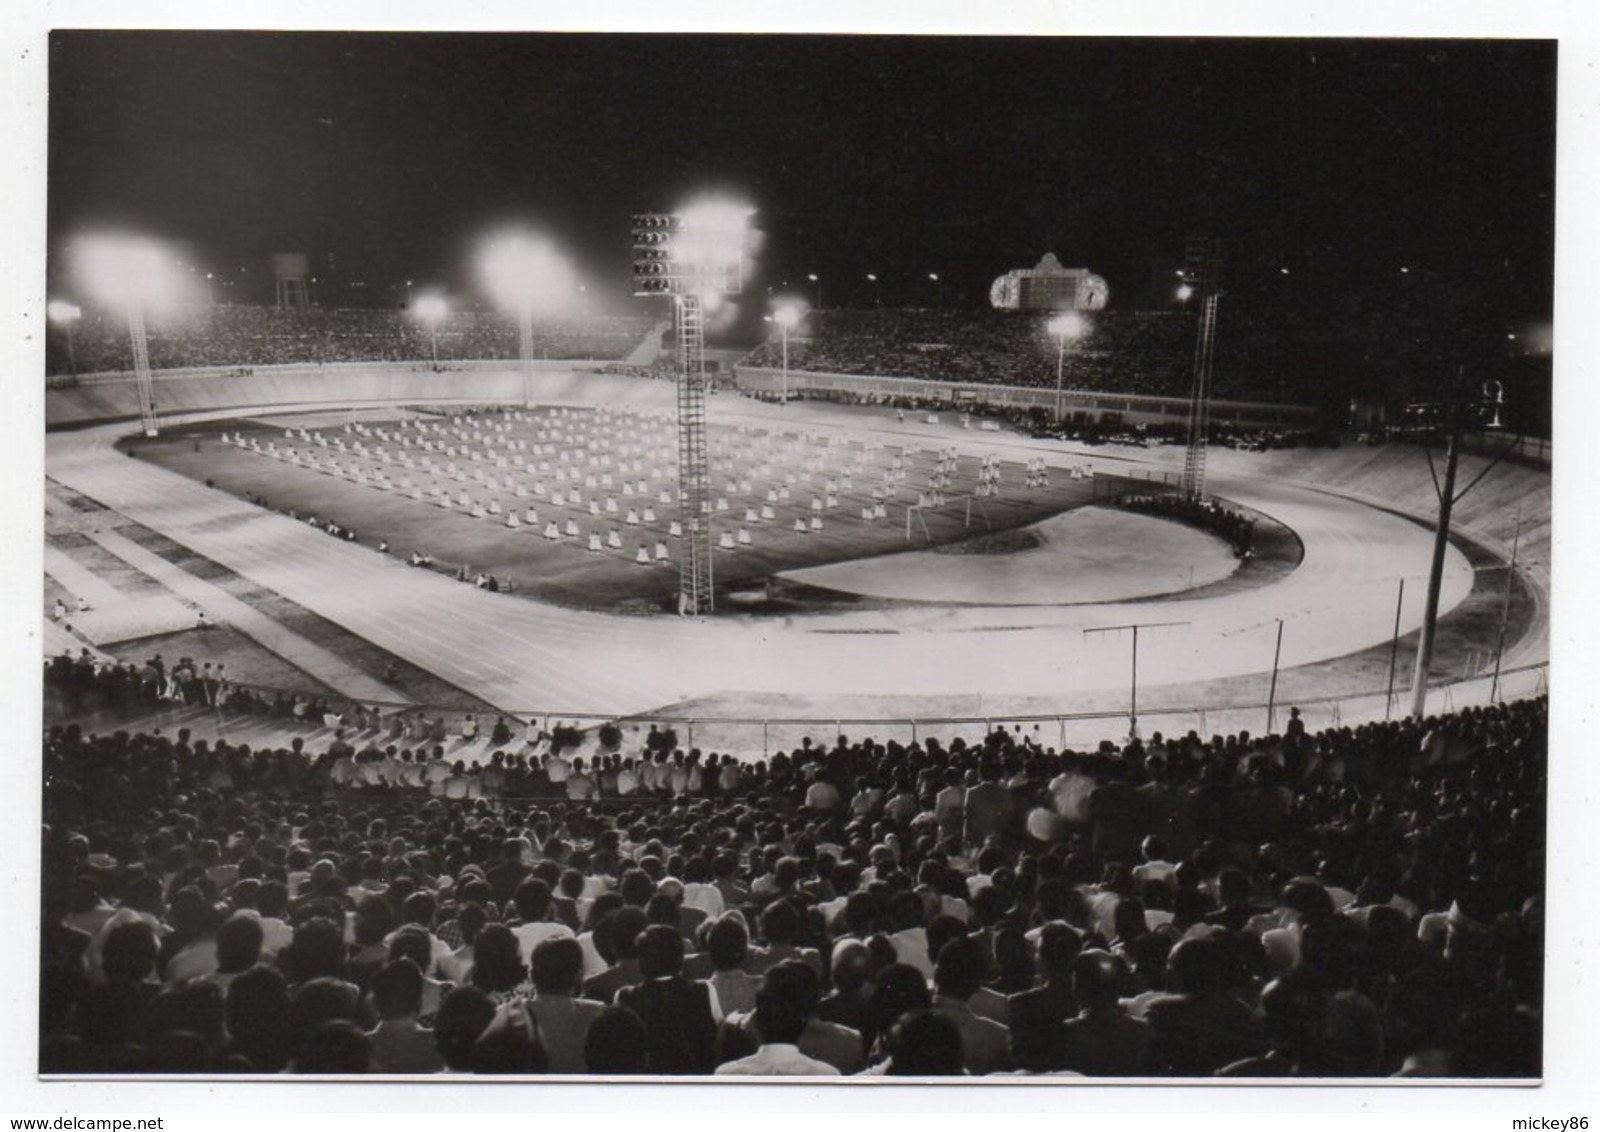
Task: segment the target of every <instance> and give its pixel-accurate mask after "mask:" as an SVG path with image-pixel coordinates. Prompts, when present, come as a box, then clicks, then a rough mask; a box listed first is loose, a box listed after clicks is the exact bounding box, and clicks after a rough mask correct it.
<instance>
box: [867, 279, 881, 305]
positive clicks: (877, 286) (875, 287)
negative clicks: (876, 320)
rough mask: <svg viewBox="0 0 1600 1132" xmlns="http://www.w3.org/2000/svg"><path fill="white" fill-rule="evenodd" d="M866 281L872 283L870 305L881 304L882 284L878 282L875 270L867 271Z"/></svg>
mask: <svg viewBox="0 0 1600 1132" xmlns="http://www.w3.org/2000/svg"><path fill="white" fill-rule="evenodd" d="M867 282H868V283H871V284H872V305H873V306H874V307H881V306H883V285H882V284H881V283H879V282H878V273H877V272H876V271H869V272H867Z"/></svg>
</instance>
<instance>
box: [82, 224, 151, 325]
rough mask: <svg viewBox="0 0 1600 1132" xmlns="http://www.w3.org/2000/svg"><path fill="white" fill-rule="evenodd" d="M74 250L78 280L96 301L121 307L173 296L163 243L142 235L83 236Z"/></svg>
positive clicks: (145, 304) (147, 304)
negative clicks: (162, 247) (161, 244)
mask: <svg viewBox="0 0 1600 1132" xmlns="http://www.w3.org/2000/svg"><path fill="white" fill-rule="evenodd" d="M72 250H73V268H74V271H75V273H76V274H77V276H78V279H79V282H80V283H81V284H82V286H83V289H84V291H85V293H87V294H88V295H90V296H91V297H92V298H94V299H95V300H96V301H97V302H102V303H105V304H107V305H109V306H114V307H120V308H128V307H132V306H150V305H153V304H156V303H160V302H162V301H163V300H165V299H167V298H169V297H170V295H171V292H172V290H173V280H172V277H171V272H170V271H168V269H167V261H166V256H165V255H164V254H163V253H162V250H161V246H160V245H159V244H157V243H156V242H155V241H154V240H150V239H146V238H145V237H142V236H123V235H95V236H83V237H80V238H79V239H78V240H77V242H76V243H75V244H74V245H73V249H72Z"/></svg>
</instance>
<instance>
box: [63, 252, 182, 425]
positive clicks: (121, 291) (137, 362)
mask: <svg viewBox="0 0 1600 1132" xmlns="http://www.w3.org/2000/svg"><path fill="white" fill-rule="evenodd" d="M74 251H75V253H76V255H75V258H76V268H77V270H78V272H79V274H80V275H81V277H82V281H83V284H84V287H85V290H86V291H87V292H88V293H89V294H90V295H92V296H94V297H96V298H97V299H99V300H100V301H101V302H104V303H106V304H107V305H109V306H113V307H117V308H119V309H120V310H121V311H122V312H123V314H124V315H125V316H126V317H127V320H128V338H129V342H130V344H131V346H132V351H133V374H134V380H135V382H136V384H137V386H138V392H139V423H140V425H141V426H142V427H143V429H144V434H145V435H146V436H155V435H157V433H158V432H159V429H158V428H157V427H156V396H155V382H154V380H153V379H152V378H151V376H150V348H149V343H148V341H147V340H146V336H145V321H144V318H145V309H146V307H148V306H151V305H153V304H157V303H159V302H161V301H162V300H163V299H164V298H165V297H166V296H167V295H168V294H169V293H170V291H171V290H172V288H173V280H172V278H171V274H170V272H169V271H168V268H167V263H168V257H167V255H166V254H164V253H163V251H162V249H161V247H160V245H158V244H157V243H156V242H155V241H154V240H150V239H146V238H144V237H140V236H117V235H101V236H87V237H84V238H82V239H81V240H79V241H78V243H77V244H76V245H75V247H74Z"/></svg>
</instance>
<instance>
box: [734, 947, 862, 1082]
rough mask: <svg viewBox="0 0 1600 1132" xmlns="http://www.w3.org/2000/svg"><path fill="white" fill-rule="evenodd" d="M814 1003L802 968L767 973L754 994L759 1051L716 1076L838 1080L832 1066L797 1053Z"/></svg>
mask: <svg viewBox="0 0 1600 1132" xmlns="http://www.w3.org/2000/svg"><path fill="white" fill-rule="evenodd" d="M815 1002H816V991H815V981H814V976H813V975H812V974H811V971H810V968H808V967H806V965H805V964H803V963H799V962H796V961H794V960H788V961H785V962H783V963H780V964H778V965H777V966H776V967H773V968H772V969H770V970H769V971H768V972H767V973H766V976H765V977H764V978H763V980H762V983H761V989H760V990H759V991H758V992H757V993H756V1009H755V1029H756V1032H757V1033H758V1034H759V1035H760V1039H761V1044H760V1048H758V1049H757V1050H756V1052H755V1053H753V1054H751V1055H750V1056H749V1057H742V1058H739V1059H737V1060H734V1061H728V1062H724V1063H723V1064H722V1065H719V1066H718V1067H717V1075H718V1076H781V1077H837V1076H839V1070H838V1069H836V1068H835V1067H834V1066H832V1065H830V1064H828V1063H827V1062H825V1061H819V1060H817V1059H816V1058H813V1057H807V1056H806V1055H805V1054H804V1053H802V1052H801V1051H800V1047H799V1042H800V1035H801V1034H802V1033H803V1032H804V1030H805V1028H806V1024H807V1023H808V1022H809V1021H811V1009H812V1007H813V1006H814V1005H815ZM859 1044H860V1043H859V1041H858V1042H857V1045H858V1046H859Z"/></svg>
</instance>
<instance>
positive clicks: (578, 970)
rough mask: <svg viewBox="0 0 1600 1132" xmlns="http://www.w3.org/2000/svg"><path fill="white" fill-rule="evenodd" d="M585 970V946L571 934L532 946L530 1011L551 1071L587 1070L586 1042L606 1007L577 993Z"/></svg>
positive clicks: (568, 1072) (574, 1071)
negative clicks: (583, 947)
mask: <svg viewBox="0 0 1600 1132" xmlns="http://www.w3.org/2000/svg"><path fill="white" fill-rule="evenodd" d="M582 974H583V949H582V948H580V947H579V946H578V941H577V940H575V939H571V938H562V939H547V940H545V941H544V942H543V943H541V944H539V945H538V946H537V947H535V948H534V949H533V992H534V993H533V997H532V998H530V999H529V1000H528V1003H527V1006H528V1012H529V1013H530V1014H531V1015H532V1016H533V1020H534V1025H535V1028H536V1030H537V1031H538V1033H539V1036H540V1038H541V1040H542V1041H543V1043H544V1048H545V1053H546V1056H547V1060H548V1069H549V1072H551V1073H566V1074H574V1073H582V1072H584V1065H585V1061H584V1052H583V1051H584V1043H585V1042H586V1041H587V1040H588V1036H589V1029H590V1027H592V1026H593V1025H594V1023H595V1020H596V1019H597V1018H599V1017H600V1015H601V1014H602V1013H604V1012H605V1007H604V1006H603V1005H602V1004H601V1003H598V1002H593V1001H591V1000H589V999H584V998H577V997H575V996H576V995H577V993H578V988H579V983H580V982H581V978H582Z"/></svg>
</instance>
